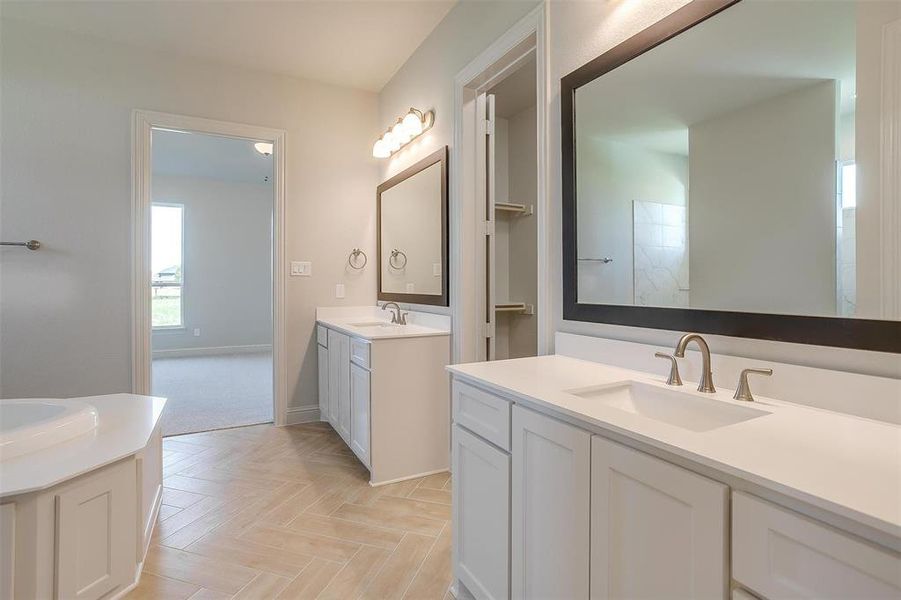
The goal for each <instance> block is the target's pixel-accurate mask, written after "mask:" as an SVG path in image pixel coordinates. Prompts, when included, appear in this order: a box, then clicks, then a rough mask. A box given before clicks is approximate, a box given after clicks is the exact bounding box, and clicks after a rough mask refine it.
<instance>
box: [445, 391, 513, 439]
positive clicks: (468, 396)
mask: <svg viewBox="0 0 901 600" xmlns="http://www.w3.org/2000/svg"><path fill="white" fill-rule="evenodd" d="M454 423H459V424H460V425H462V426H463V427H466V428H467V429H469V430H470V431H472V432H474V433H476V434H478V435H480V436H482V437H483V438H485V439H486V440H488V441H489V442H491V443H492V444H494V445H496V446H499V447H501V448H503V449H504V450H506V451H508V452H509V451H510V402H509V401H507V400H504V399H503V398H499V397H498V396H495V395H493V394H489V393H488V392H484V391H482V390H480V389H479V388H477V387H473V386H471V385H469V384H466V383H463V382H461V381H454Z"/></svg>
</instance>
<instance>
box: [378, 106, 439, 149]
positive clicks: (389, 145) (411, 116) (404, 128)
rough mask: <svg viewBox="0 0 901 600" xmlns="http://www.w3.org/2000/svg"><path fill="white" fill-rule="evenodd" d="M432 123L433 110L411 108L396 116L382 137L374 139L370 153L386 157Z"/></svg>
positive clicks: (420, 133)
mask: <svg viewBox="0 0 901 600" xmlns="http://www.w3.org/2000/svg"><path fill="white" fill-rule="evenodd" d="M434 124H435V112H434V111H431V110H430V111H428V112H425V113H424V112H422V111H421V110H417V109H415V108H411V109H410V110H409V111H407V114H405V115H404V116H403V117H400V118H398V119H397V121H396V122H395V123H394V125H392V126H391V128H390V129H388V131H386V132H385V133H384V134H383V135H382V137H380V138H379V139H377V140H376V141H375V144H374V145H373V146H372V155H373V156H374V157H376V158H388V157H389V156H391V155H392V154H394V153H395V152H397V151H398V150H400V149H401V148H402V147H403V146H405V145H407V144H409V143H410V142H411V141H413V139H415V138H416V137H417V136H419V135H422V133H423V132H425V131H426V130H428V129H429V128H431V127H432V125H434Z"/></svg>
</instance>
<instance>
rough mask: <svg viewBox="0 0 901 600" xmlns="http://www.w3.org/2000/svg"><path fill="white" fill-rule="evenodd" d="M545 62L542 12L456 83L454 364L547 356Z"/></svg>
mask: <svg viewBox="0 0 901 600" xmlns="http://www.w3.org/2000/svg"><path fill="white" fill-rule="evenodd" d="M547 69H548V62H547V43H546V20H545V8H544V6H543V5H542V6H538V7H536V8H535V10H533V11H532V12H531V13H530V14H529V15H527V16H526V17H524V18H523V19H522V20H521V21H519V22H518V23H517V24H516V25H514V26H513V27H512V28H511V29H510V30H509V31H507V32H506V33H505V34H504V35H502V36H501V37H500V38H499V39H498V40H497V41H496V42H495V43H493V44H492V45H491V46H490V47H489V48H487V49H486V50H485V51H484V52H483V53H482V54H480V55H479V56H478V57H476V58H475V59H474V60H473V61H472V62H471V63H470V64H469V65H467V66H466V67H465V68H464V69H463V70H461V71H460V73H458V74H457V76H456V77H455V80H454V96H455V120H454V128H455V132H454V133H455V140H456V143H455V145H454V156H453V159H452V160H453V164H455V165H457V167H455V169H454V172H453V177H452V181H451V200H452V202H451V204H452V211H453V214H454V218H453V219H452V224H453V227H452V231H451V249H452V252H453V254H454V255H455V256H459V257H460V260H458V261H456V262H455V263H454V264H453V265H452V268H453V276H452V278H451V280H452V281H453V282H454V283H453V288H452V293H451V304H452V306H453V307H454V319H453V323H454V361H455V362H472V361H484V360H494V359H502V358H518V357H524V356H535V355H540V354H546V353H547V352H548V350H549V349H550V347H551V338H552V326H553V323H552V320H551V319H550V311H549V307H550V300H551V294H550V285H549V277H548V265H547V256H548V238H549V231H550V230H549V227H548V221H549V206H548V193H547V170H548V167H547V165H548V159H547V156H548V153H547V104H548V92H547V88H548V75H547Z"/></svg>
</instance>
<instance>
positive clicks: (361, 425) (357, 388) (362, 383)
mask: <svg viewBox="0 0 901 600" xmlns="http://www.w3.org/2000/svg"><path fill="white" fill-rule="evenodd" d="M369 378H370V374H369V371H368V370H367V369H365V368H363V367H361V366H360V365H358V364H356V363H351V364H350V414H351V423H350V449H351V450H353V451H354V454H356V455H357V458H359V459H360V462H362V463H363V464H364V465H366V466H367V467H371V466H372V465H371V463H370V460H369V433H370V423H369V412H370V404H369V402H370V396H369Z"/></svg>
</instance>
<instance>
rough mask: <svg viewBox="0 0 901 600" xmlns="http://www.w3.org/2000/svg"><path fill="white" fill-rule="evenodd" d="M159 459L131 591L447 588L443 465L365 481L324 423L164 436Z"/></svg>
mask: <svg viewBox="0 0 901 600" xmlns="http://www.w3.org/2000/svg"><path fill="white" fill-rule="evenodd" d="M163 463H164V466H163V485H164V490H163V504H162V506H161V508H160V516H159V522H158V524H157V526H156V530H155V532H154V537H153V541H152V544H151V547H150V550H149V552H148V555H147V560H146V563H145V566H144V573H143V575H142V576H141V582H140V585H139V586H138V587H137V588H136V589H135V590H133V591H132V592H131V593H130V594H129V595H128V596H127V598H128V600H143V599H145V598H153V599H173V600H174V599H185V598H191V599H192V600H201V599H211V600H218V599H224V598H242V599H252V600H264V599H269V598H278V599H305V598H336V599H342V600H344V599H350V598H399V599H400V598H408V599H423V600H425V599H432V598H434V599H437V600H441V599H443V598H449V597H450V596H449V595H448V594H447V589H448V586H449V585H450V579H451V569H450V548H451V531H450V515H451V506H450V504H451V492H450V489H451V481H450V476H449V474H448V473H442V474H438V475H431V476H429V477H423V478H420V479H415V480H411V481H405V482H401V483H396V484H392V485H387V486H383V487H378V488H372V487H370V486H369V483H368V473H367V472H366V470H365V468H364V467H363V466H362V465H361V464H360V463H359V461H358V460H357V459H356V457H355V456H353V454H352V453H351V452H350V450H349V449H348V448H347V446H346V445H345V444H344V442H343V441H341V439H340V438H339V437H338V435H337V434H336V433H335V432H334V431H333V430H332V429H331V428H330V427H329V426H328V425H325V424H322V423H315V424H307V425H296V426H292V427H273V426H272V425H256V426H251V427H241V428H237V429H226V430H220V431H211V432H206V433H197V434H192V435H185V436H179V437H173V438H166V439H165V440H164V441H163Z"/></svg>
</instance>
